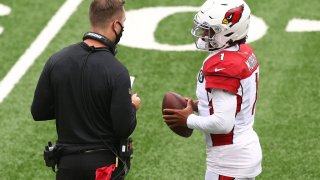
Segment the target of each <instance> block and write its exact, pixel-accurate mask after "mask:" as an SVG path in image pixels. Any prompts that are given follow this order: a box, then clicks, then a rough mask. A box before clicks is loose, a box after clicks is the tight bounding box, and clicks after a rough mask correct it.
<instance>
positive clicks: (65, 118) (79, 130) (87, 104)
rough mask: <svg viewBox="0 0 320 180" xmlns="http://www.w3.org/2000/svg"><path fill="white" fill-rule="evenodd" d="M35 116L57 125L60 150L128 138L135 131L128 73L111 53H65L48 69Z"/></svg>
mask: <svg viewBox="0 0 320 180" xmlns="http://www.w3.org/2000/svg"><path fill="white" fill-rule="evenodd" d="M31 113H32V116H33V118H34V120H36V121H42V120H51V119H56V128H57V134H58V143H61V144H102V143H103V142H102V140H101V138H102V139H103V140H105V141H111V142H115V141H116V142H117V141H118V140H120V139H123V138H127V137H129V136H130V135H131V134H132V132H133V131H134V129H135V127H136V109H135V107H134V105H133V104H132V102H131V87H130V77H129V73H128V70H127V68H126V67H125V66H124V65H122V64H121V63H120V62H119V61H118V60H117V59H116V58H115V57H114V56H113V54H112V53H111V52H110V51H109V50H108V48H94V47H89V46H88V45H87V44H85V43H84V42H80V43H77V44H74V45H71V46H69V47H66V48H64V49H62V50H61V51H59V52H57V53H56V54H54V55H53V56H52V57H51V58H50V59H49V60H48V61H47V63H46V64H45V67H44V69H43V71H42V73H41V75H40V79H39V82H38V84H37V87H36V90H35V94H34V99H33V102H32V106H31Z"/></svg>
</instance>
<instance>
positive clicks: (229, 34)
mask: <svg viewBox="0 0 320 180" xmlns="http://www.w3.org/2000/svg"><path fill="white" fill-rule="evenodd" d="M232 34H233V32H232V33H228V34H226V35H224V36H225V37H230V36H231V35H232Z"/></svg>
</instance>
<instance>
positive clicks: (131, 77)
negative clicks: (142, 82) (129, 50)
mask: <svg viewBox="0 0 320 180" xmlns="http://www.w3.org/2000/svg"><path fill="white" fill-rule="evenodd" d="M130 82H131V88H132V86H133V82H134V77H133V76H130Z"/></svg>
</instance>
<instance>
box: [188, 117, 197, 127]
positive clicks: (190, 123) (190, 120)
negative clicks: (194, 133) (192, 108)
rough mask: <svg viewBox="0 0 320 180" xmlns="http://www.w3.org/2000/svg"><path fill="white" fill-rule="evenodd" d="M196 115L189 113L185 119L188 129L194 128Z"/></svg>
mask: <svg viewBox="0 0 320 180" xmlns="http://www.w3.org/2000/svg"><path fill="white" fill-rule="evenodd" d="M197 118H198V116H197V115H195V114H190V115H189V116H188V119H187V126H188V128H190V129H194V128H195V122H196V121H197Z"/></svg>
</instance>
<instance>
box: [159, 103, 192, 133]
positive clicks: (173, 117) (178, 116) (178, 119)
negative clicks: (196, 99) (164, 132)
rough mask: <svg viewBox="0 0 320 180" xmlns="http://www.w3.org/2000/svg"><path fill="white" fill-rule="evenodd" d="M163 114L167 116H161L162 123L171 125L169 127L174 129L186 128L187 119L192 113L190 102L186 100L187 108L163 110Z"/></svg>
mask: <svg viewBox="0 0 320 180" xmlns="http://www.w3.org/2000/svg"><path fill="white" fill-rule="evenodd" d="M163 112H165V113H167V114H169V115H163V116H162V117H163V118H164V119H165V120H164V122H166V123H169V124H171V125H170V126H169V127H170V128H174V127H177V126H184V127H187V119H188V117H189V115H190V114H192V113H193V108H192V100H191V99H188V102H187V107H186V108H184V109H182V110H180V109H164V110H163Z"/></svg>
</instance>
